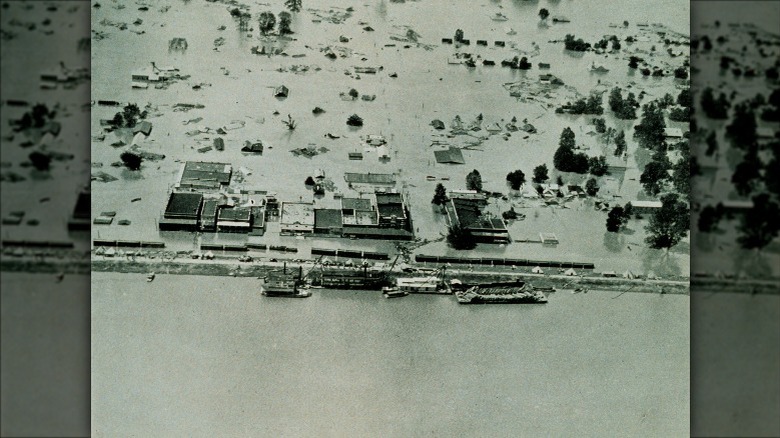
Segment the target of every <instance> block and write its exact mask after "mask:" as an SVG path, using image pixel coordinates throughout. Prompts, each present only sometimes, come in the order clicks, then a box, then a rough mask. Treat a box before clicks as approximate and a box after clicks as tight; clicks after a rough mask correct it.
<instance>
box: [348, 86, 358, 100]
mask: <svg viewBox="0 0 780 438" xmlns="http://www.w3.org/2000/svg"><path fill="white" fill-rule="evenodd" d="M347 94H349V97H351V98H352V100H355V99H357V98H358V97H359V96H360V93H358V90H356V89H354V88H351V89H350V90H349V93H347Z"/></svg>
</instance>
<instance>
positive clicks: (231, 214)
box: [219, 207, 252, 222]
mask: <svg viewBox="0 0 780 438" xmlns="http://www.w3.org/2000/svg"><path fill="white" fill-rule="evenodd" d="M251 216H252V209H251V208H250V207H234V208H220V209H219V220H220V221H234V222H249V219H250V217H251Z"/></svg>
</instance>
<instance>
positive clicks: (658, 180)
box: [639, 161, 669, 196]
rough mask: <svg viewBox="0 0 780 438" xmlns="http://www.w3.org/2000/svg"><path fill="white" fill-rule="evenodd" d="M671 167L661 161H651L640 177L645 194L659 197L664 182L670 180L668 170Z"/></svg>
mask: <svg viewBox="0 0 780 438" xmlns="http://www.w3.org/2000/svg"><path fill="white" fill-rule="evenodd" d="M668 169H669V167H668V166H667V165H666V164H665V163H662V162H659V161H651V162H649V163H647V166H645V170H644V171H643V172H642V175H641V176H640V177H639V182H640V183H642V187H644V189H645V193H647V194H648V195H650V196H656V195H658V194H659V193H660V192H661V190H662V189H663V185H664V182H665V181H666V179H667V178H669V174H668V173H667V170H668Z"/></svg>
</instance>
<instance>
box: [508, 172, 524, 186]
mask: <svg viewBox="0 0 780 438" xmlns="http://www.w3.org/2000/svg"><path fill="white" fill-rule="evenodd" d="M506 180H507V181H508V182H509V187H511V188H512V190H520V187H522V186H523V184H525V174H524V173H523V171H522V170H519V169H518V170H515V171H512V172H509V173H508V174H507V175H506Z"/></svg>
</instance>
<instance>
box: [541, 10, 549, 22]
mask: <svg viewBox="0 0 780 438" xmlns="http://www.w3.org/2000/svg"><path fill="white" fill-rule="evenodd" d="M549 16H550V11H548V10H547V9H545V8H542V9H539V18H541V19H542V20H546V19H547V17H549Z"/></svg>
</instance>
